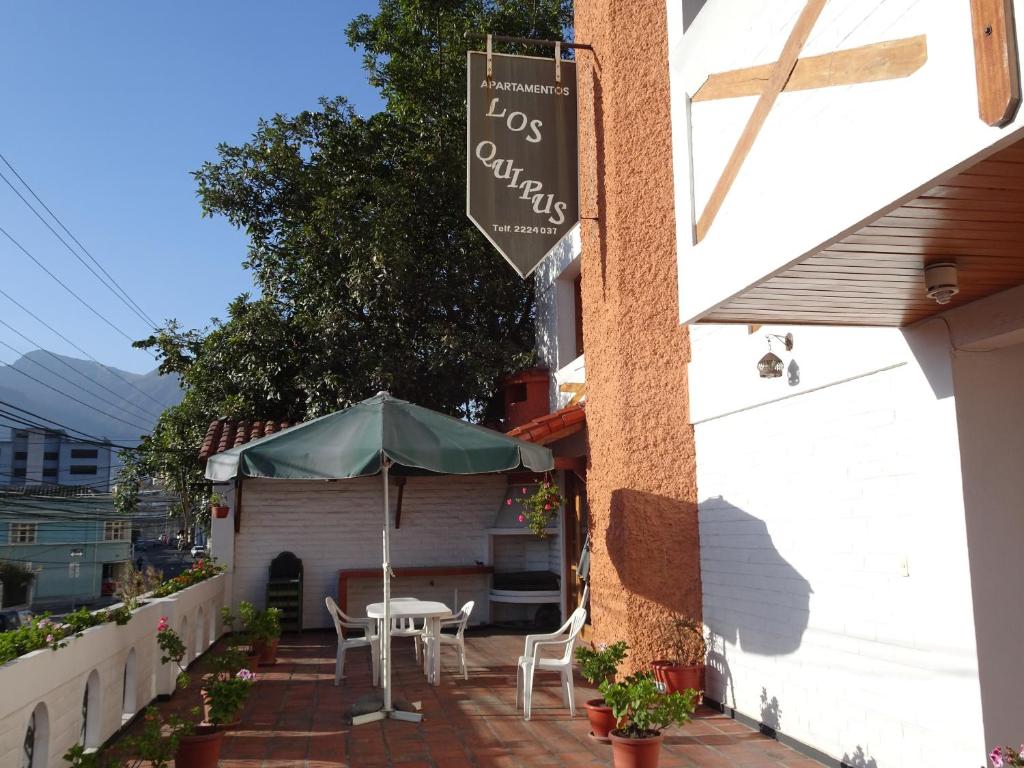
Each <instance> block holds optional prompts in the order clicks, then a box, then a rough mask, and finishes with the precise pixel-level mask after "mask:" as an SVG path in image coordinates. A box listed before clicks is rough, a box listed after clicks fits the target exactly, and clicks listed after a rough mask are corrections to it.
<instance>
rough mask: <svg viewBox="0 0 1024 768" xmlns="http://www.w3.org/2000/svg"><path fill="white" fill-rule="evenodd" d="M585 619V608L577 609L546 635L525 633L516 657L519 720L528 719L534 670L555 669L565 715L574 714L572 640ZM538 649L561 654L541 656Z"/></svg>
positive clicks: (574, 642) (573, 641) (578, 633)
mask: <svg viewBox="0 0 1024 768" xmlns="http://www.w3.org/2000/svg"><path fill="white" fill-rule="evenodd" d="M586 619H587V611H586V609H585V608H577V609H576V610H575V611H573V612H572V615H571V616H570V617H569V620H568V621H567V622H565V624H563V625H562V626H561V627H560V628H559V629H558V631H557V632H552V633H551V634H549V635H527V636H526V648H525V650H524V651H523V655H522V656H520V657H519V667H518V669H516V709H519V698H520V691H522V700H523V719H525V720H529V719H530V699H531V698H532V696H533V673H534V672H535V671H536V670H538V669H542V670H547V671H550V672H558V673H559V674H560V675H561V676H562V692H563V693H564V694H565V703H566V705H567V706H568V707H569V714H570V715H571V716H573V717H575V716H576V702H575V700H574V699H573V684H572V651H573V648H575V647H576V641H577V639H578V638H579V635H580V630H582V629H583V622H584V621H586ZM542 648H544V649H554V650H558V649H561V651H562V654H561V656H557V657H544V656H541V655H540V651H541V649H542Z"/></svg>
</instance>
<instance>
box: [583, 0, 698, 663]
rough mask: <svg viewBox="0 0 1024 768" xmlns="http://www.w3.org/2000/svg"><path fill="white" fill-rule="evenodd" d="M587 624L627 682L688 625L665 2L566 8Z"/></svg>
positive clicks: (689, 575) (686, 488)
mask: <svg viewBox="0 0 1024 768" xmlns="http://www.w3.org/2000/svg"><path fill="white" fill-rule="evenodd" d="M575 36H576V39H577V40H578V41H580V42H584V43H590V44H592V45H593V46H594V51H593V52H592V53H591V52H588V51H580V52H579V55H578V60H579V62H580V67H579V104H580V116H579V124H580V184H581V189H580V192H581V198H580V199H581V216H582V218H583V224H582V238H583V257H582V272H583V282H582V291H583V335H584V349H585V351H586V361H587V428H588V430H589V435H590V457H591V466H590V470H589V472H588V476H587V488H588V500H589V504H590V510H591V512H590V514H591V520H592V542H593V557H592V566H591V595H592V599H591V610H592V614H593V616H592V618H593V623H594V628H595V635H596V637H597V638H598V639H600V640H609V641H610V640H615V639H624V640H626V641H627V642H628V643H629V645H630V647H631V649H632V651H631V654H630V657H631V658H630V662H629V670H627V671H634V670H636V669H638V668H640V667H643V666H646V665H647V663H648V662H649V661H650V660H651V659H652V658H654V657H655V656H656V655H657V653H658V648H657V645H656V643H655V638H654V632H653V627H655V626H656V625H657V622H658V620H659V619H661V618H663V617H665V616H666V615H667V614H668V613H670V612H680V613H684V614H686V615H689V616H693V617H695V618H698V619H699V618H700V617H701V587H700V557H699V538H698V531H697V511H696V498H697V497H696V478H695V469H694V442H693V429H692V427H691V426H690V424H689V406H688V402H687V382H686V364H687V362H688V360H689V355H690V348H689V337H688V335H687V332H686V329H685V328H683V327H681V326H680V325H679V322H678V320H679V310H678V300H677V296H676V255H675V224H674V221H675V211H674V202H673V183H672V136H671V123H670V118H669V73H668V42H667V32H666V19H665V0H576V20H575Z"/></svg>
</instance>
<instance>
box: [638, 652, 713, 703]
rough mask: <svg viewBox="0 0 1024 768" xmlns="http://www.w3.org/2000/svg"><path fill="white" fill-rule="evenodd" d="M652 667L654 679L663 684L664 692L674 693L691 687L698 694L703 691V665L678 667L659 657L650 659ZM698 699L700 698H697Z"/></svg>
mask: <svg viewBox="0 0 1024 768" xmlns="http://www.w3.org/2000/svg"><path fill="white" fill-rule="evenodd" d="M651 666H652V667H653V668H654V679H655V680H657V681H658V682H659V683H664V684H665V693H675V692H676V691H685V690H686V689H687V688H693V689H694V690H695V691H697V693H698V694H701V693H703V692H704V665H703V664H698V665H697V666H693V667H680V666H676V665H675V664H673V663H672V662H671V661H666V660H664V659H659V660H658V661H652V662H651ZM698 701H700V699H699V698H698Z"/></svg>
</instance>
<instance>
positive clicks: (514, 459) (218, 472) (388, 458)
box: [206, 392, 554, 715]
mask: <svg viewBox="0 0 1024 768" xmlns="http://www.w3.org/2000/svg"><path fill="white" fill-rule="evenodd" d="M553 468H554V459H553V458H552V455H551V451H550V450H548V449H547V448H544V447H542V446H539V445H535V444H533V443H527V442H524V441H522V440H516V439H514V438H511V437H506V436H505V435H503V434H501V433H500V432H495V431H494V430H492V429H486V428H484V427H478V426H475V425H473V424H468V423H466V422H465V421H461V420H459V419H455V418H452V417H451V416H446V415H445V414H443V413H437V412H436V411H431V410H429V409H428V408H422V407H420V406H418V405H414V404H412V403H409V402H406V401H405V400H399V399H397V398H394V397H391V395H389V394H388V393H387V392H378V393H377V394H376V395H375V396H374V397H371V398H369V399H368V400H363V401H362V402H361V403H357V404H356V405H353V406H352V407H351V408H346V409H345V410H343V411H337V412H336V413H332V414H329V415H327V416H321V417H320V418H319V419H314V420H313V421H307V422H305V423H303V424H298V425H296V426H294V427H289V428H288V429H284V430H282V431H280V432H277V433H276V434H273V435H268V436H266V437H262V438H259V439H258V440H253V441H252V442H249V443H246V444H245V445H240V446H238V447H237V448H232V449H230V450H227V451H224V452H222V453H218V454H216V455H214V456H211V457H210V459H209V460H208V461H207V463H206V477H207V479H209V480H212V481H214V482H227V481H228V480H231V479H232V478H236V477H237V478H242V477H264V478H275V479H285V480H340V479H345V478H350V477H366V476H369V475H376V474H378V473H379V474H380V475H381V476H382V477H383V485H384V562H383V569H384V606H385V616H384V624H383V626H384V628H385V631H384V632H383V633H382V634H383V637H382V638H381V649H382V653H381V657H382V658H381V666H382V670H381V679H382V683H381V685H382V688H383V692H384V703H383V711H384V713H385V714H386V715H387V714H390V713H392V711H393V710H392V706H391V634H390V632H389V631H387V628H388V627H390V626H391V616H390V600H391V553H390V546H391V537H390V528H391V519H390V518H391V515H390V510H389V506H388V475H389V474H390V473H392V472H394V473H396V474H428V473H435V474H445V475H478V474H486V473H491V472H508V471H512V470H517V469H525V470H529V471H532V472H546V471H549V470H551V469H553Z"/></svg>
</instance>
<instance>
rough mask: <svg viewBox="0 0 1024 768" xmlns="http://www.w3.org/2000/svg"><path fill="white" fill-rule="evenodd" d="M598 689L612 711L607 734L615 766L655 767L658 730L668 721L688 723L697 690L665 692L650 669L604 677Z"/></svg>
mask: <svg viewBox="0 0 1024 768" xmlns="http://www.w3.org/2000/svg"><path fill="white" fill-rule="evenodd" d="M600 689H601V693H602V694H604V701H605V704H607V705H608V706H610V707H611V708H612V712H613V713H614V715H615V722H616V727H615V728H613V729H612V730H611V731H610V732H609V734H608V735H609V737H610V738H611V741H612V763H613V764H614V765H615V767H616V768H657V766H658V760H659V758H660V757H661V742H662V738H663V737H662V734H661V732H662V731H663V730H665V729H666V728H668V727H669V726H670V725H685V724H686V723H688V722H689V721H690V715H692V714H693V710H694V709H695V708H696V706H697V705H696V700H697V691H695V690H693V689H692V688H690V689H687V690H685V691H676V692H674V693H664V692H662V690H661V689H660V686H659V685H658V683H657V682H656V681H655V679H654V676H653V675H652V674H651V673H650V672H640V673H638V674H635V675H631V676H630V677H628V678H626V679H625V680H624V681H622V682H621V683H613V682H611V681H610V680H605V681H604V682H603V683H601V686H600Z"/></svg>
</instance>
